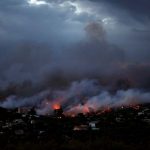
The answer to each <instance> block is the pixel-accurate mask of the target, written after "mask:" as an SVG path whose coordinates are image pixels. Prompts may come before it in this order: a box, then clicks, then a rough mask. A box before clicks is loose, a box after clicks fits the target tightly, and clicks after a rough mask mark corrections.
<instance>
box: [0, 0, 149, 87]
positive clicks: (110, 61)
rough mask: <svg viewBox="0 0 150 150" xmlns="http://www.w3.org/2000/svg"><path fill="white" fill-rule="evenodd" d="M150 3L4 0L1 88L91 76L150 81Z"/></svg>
mask: <svg viewBox="0 0 150 150" xmlns="http://www.w3.org/2000/svg"><path fill="white" fill-rule="evenodd" d="M149 8H150V1H149V0H134V1H133V0H41V1H40V0H39V1H38V0H19V1H18V0H1V1H0V88H1V89H7V88H8V87H9V86H10V85H12V84H22V83H23V82H24V81H31V82H32V83H33V84H35V85H37V84H38V85H41V84H42V86H43V84H48V86H52V84H55V82H56V83H57V84H58V83H59V81H60V84H63V81H62V80H76V79H83V78H88V77H90V78H100V79H103V80H106V81H108V82H111V80H119V79H120V78H121V79H128V80H130V81H131V82H132V84H133V86H137V87H141V88H147V87H149V83H150V79H149V77H150V9H149ZM55 80H56V81H55ZM52 81H53V82H54V83H52ZM58 85H59V84H58Z"/></svg>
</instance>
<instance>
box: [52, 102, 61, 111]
mask: <svg viewBox="0 0 150 150" xmlns="http://www.w3.org/2000/svg"><path fill="white" fill-rule="evenodd" d="M60 108H61V106H60V104H58V103H56V104H54V105H53V109H55V110H57V109H60Z"/></svg>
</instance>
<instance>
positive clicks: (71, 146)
mask: <svg viewBox="0 0 150 150" xmlns="http://www.w3.org/2000/svg"><path fill="white" fill-rule="evenodd" d="M149 106H150V105H149V104H147V105H140V106H134V107H122V108H117V109H111V110H106V111H100V112H97V113H90V114H87V115H83V114H78V115H77V116H75V117H65V116H64V115H63V114H62V111H60V110H55V113H54V115H53V116H37V115H36V114H35V112H34V110H33V109H32V110H31V111H30V112H28V113H20V112H17V110H6V109H3V108H1V109H0V118H1V121H0V149H2V150H149V149H150V107H149Z"/></svg>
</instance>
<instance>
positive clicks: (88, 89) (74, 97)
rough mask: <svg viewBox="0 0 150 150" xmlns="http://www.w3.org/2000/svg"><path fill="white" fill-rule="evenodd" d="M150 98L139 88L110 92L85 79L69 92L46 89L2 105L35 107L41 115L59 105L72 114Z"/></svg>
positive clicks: (11, 98) (6, 106)
mask: <svg viewBox="0 0 150 150" xmlns="http://www.w3.org/2000/svg"><path fill="white" fill-rule="evenodd" d="M149 97H150V93H149V92H147V91H143V90H140V89H128V90H117V91H116V92H111V91H110V90H109V89H108V87H106V86H105V87H104V86H101V85H100V83H99V81H97V80H82V81H75V82H73V83H72V84H71V85H70V86H69V87H68V88H66V89H61V90H54V91H52V90H47V91H44V92H41V93H39V94H37V95H34V96H32V97H26V98H21V97H20V98H18V97H15V96H11V97H8V98H7V99H6V100H5V101H3V102H1V104H0V106H2V107H5V108H16V107H24V106H26V107H27V106H28V107H29V106H30V107H33V106H34V107H35V108H36V111H37V113H38V114H41V115H45V114H48V113H51V112H52V111H53V105H54V104H59V105H60V106H62V108H63V109H64V113H65V114H69V115H71V114H77V113H88V112H91V111H98V110H100V109H102V108H108V107H109V108H114V107H121V106H126V105H130V104H133V105H135V104H141V103H149V102H150V99H149Z"/></svg>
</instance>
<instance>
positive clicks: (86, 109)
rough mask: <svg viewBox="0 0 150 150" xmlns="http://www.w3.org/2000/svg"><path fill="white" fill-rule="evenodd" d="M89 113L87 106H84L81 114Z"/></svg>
mask: <svg viewBox="0 0 150 150" xmlns="http://www.w3.org/2000/svg"><path fill="white" fill-rule="evenodd" d="M89 112H90V111H89V108H88V106H86V105H84V106H83V113H84V114H86V113H89Z"/></svg>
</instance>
